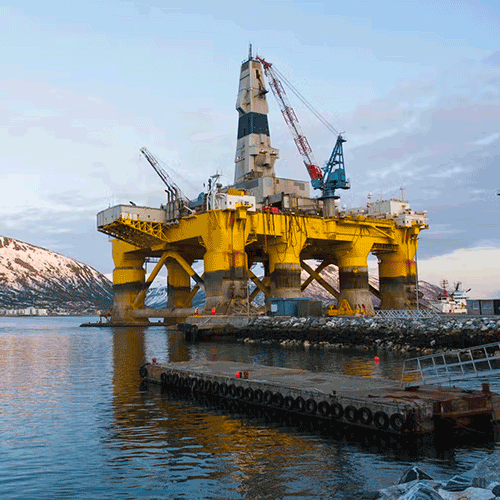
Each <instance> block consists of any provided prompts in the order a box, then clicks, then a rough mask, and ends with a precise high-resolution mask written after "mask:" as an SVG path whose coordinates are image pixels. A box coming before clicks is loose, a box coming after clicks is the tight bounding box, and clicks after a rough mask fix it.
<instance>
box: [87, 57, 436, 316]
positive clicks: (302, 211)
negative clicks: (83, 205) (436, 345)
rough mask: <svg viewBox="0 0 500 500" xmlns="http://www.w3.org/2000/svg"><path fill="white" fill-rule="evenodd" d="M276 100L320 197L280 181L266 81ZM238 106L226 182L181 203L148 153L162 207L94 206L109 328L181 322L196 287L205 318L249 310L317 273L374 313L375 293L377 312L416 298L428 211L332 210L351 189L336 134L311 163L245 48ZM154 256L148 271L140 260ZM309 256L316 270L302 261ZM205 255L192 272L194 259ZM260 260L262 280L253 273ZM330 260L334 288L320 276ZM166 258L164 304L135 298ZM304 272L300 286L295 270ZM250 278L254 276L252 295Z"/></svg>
mask: <svg viewBox="0 0 500 500" xmlns="http://www.w3.org/2000/svg"><path fill="white" fill-rule="evenodd" d="M265 76H267V78H268V81H269V85H270V87H271V89H272V91H273V93H274V95H275V96H276V98H277V100H278V104H279V106H280V109H281V111H282V114H283V116H284V118H285V121H286V122H287V124H288V126H289V127H290V129H291V131H292V134H293V137H294V140H295V143H296V145H297V148H298V150H299V153H300V155H301V156H302V159H303V161H304V164H305V166H306V169H307V171H308V172H309V175H310V177H311V185H312V187H313V188H315V189H318V190H320V191H321V196H320V197H318V198H312V197H311V196H310V191H309V183H308V182H305V181H300V180H295V179H287V178H281V177H277V176H276V174H275V170H274V164H275V161H276V159H277V158H278V156H279V152H278V150H277V149H275V148H273V147H272V146H271V140H270V134H269V124H268V118H267V115H268V105H267V100H266V94H267V92H268V91H267V89H266V86H265V82H264V77H265ZM236 109H237V111H238V115H239V121H238V137H237V145H236V158H235V173H234V184H233V185H232V186H227V187H223V186H222V184H221V183H219V176H217V175H215V176H212V177H211V178H210V179H209V182H208V189H207V192H205V193H201V194H200V196H199V197H198V198H196V199H194V200H188V199H187V198H186V197H185V196H184V195H183V194H182V192H181V191H180V189H179V188H178V187H177V186H176V185H175V183H174V182H173V181H172V180H171V179H170V178H169V177H168V175H167V174H166V173H165V172H164V171H163V170H162V169H161V166H160V165H159V163H158V162H157V160H156V159H155V158H154V156H153V155H152V154H151V153H150V152H149V151H148V150H147V149H146V148H143V149H142V150H141V152H142V153H143V154H144V156H145V157H146V159H147V160H148V161H149V162H150V163H151V165H152V166H153V168H155V170H156V171H157V173H158V174H159V175H160V177H161V178H162V180H163V181H164V182H165V184H166V186H167V189H166V192H167V202H166V203H165V204H164V205H162V206H161V207H160V208H150V207H139V206H135V205H117V206H114V207H111V208H108V209H107V210H104V211H102V212H99V213H98V214H97V228H98V230H99V231H100V232H103V233H105V234H108V235H110V236H112V237H113V239H112V240H111V243H112V255H113V260H114V265H115V268H114V271H113V294H114V300H113V307H112V308H111V309H110V311H108V312H107V313H106V315H107V316H108V317H109V323H110V324H145V323H146V324H147V323H148V322H149V318H165V319H166V320H167V319H169V321H171V322H181V321H184V320H185V319H186V317H188V316H190V315H192V314H193V313H194V309H193V308H192V300H193V298H194V296H195V294H196V293H197V291H198V290H199V289H200V288H201V287H203V288H204V291H205V296H206V301H205V306H204V309H203V311H202V314H210V313H211V314H215V315H227V316H237V315H238V314H243V313H244V314H247V315H248V314H249V312H250V311H251V304H252V302H253V300H254V299H255V297H256V296H257V294H258V293H259V292H263V293H264V294H265V297H266V299H272V298H275V299H276V298H278V299H279V298H281V299H285V300H288V299H296V298H300V297H302V293H303V291H304V290H305V289H306V287H307V286H308V285H309V284H310V283H311V282H312V281H313V280H317V281H318V282H319V283H320V284H321V285H322V286H323V287H324V288H325V289H326V290H327V291H328V292H329V293H331V294H332V296H334V297H335V298H336V299H337V300H338V303H340V302H341V301H342V300H343V299H346V300H347V302H348V303H349V304H350V305H351V307H352V308H356V309H364V310H365V311H367V312H370V311H373V304H372V294H375V295H377V296H378V297H379V298H380V299H381V308H382V309H412V308H414V307H415V301H416V264H415V253H416V249H417V239H418V235H419V233H420V231H421V230H422V229H426V228H427V227H428V226H427V217H426V213H425V212H421V213H415V212H414V211H412V210H411V208H410V205H409V203H408V202H406V201H405V200H404V199H394V198H393V199H390V200H379V201H375V202H370V201H369V202H368V203H367V206H366V207H364V208H361V209H354V210H350V211H345V210H340V209H339V202H338V198H339V196H338V195H337V194H336V190H337V189H348V188H349V183H348V181H347V180H346V178H345V169H344V157H343V150H342V145H343V143H344V142H345V140H344V139H343V137H342V136H341V135H339V136H338V138H337V142H336V144H335V147H334V149H333V152H332V155H331V157H330V160H329V161H328V163H327V164H326V166H325V167H323V168H320V167H318V166H317V164H316V162H315V161H314V159H313V157H312V151H311V148H310V146H309V143H308V142H307V139H306V138H305V136H304V135H303V134H302V132H301V130H300V127H299V123H298V120H297V118H296V115H295V113H294V112H293V109H292V108H291V106H290V105H289V103H288V98H287V96H286V93H285V91H284V87H283V85H282V82H281V80H280V78H279V74H278V73H277V72H276V71H275V70H274V68H273V66H272V65H271V64H269V63H268V62H266V61H265V60H264V59H262V58H259V57H253V56H252V53H251V49H250V52H249V56H248V59H247V60H246V61H245V62H243V64H242V66H241V73H240V84H239V91H238V98H237V102H236ZM370 253H372V254H374V255H376V256H377V257H378V261H379V290H376V289H374V288H372V287H371V286H370V285H369V282H368V267H367V258H368V256H369V254H370ZM152 259H154V260H157V262H156V265H155V267H154V269H153V271H152V272H151V273H150V275H149V276H148V277H146V267H145V263H146V262H147V261H151V260H152ZM308 260H313V261H317V262H318V265H317V267H316V269H313V268H312V267H311V266H310V265H309V264H308V263H307V262H306V261H308ZM197 261H203V269H204V272H203V273H202V274H201V275H200V274H198V273H197V272H196V271H195V270H194V269H193V264H194V263H195V262H197ZM258 263H261V264H262V266H263V268H264V276H263V277H262V278H259V277H257V276H256V275H255V274H254V272H253V271H252V267H253V266H254V265H255V264H258ZM330 264H335V265H337V266H338V267H339V282H340V290H339V291H336V290H335V289H334V288H333V287H332V286H331V285H329V284H328V283H327V282H325V280H323V278H322V277H321V275H320V273H321V271H322V270H323V269H325V268H326V267H327V266H328V265H330ZM163 266H165V267H166V269H167V276H168V278H167V280H168V299H167V303H166V308H165V309H149V308H146V307H145V305H144V300H145V297H146V293H147V290H148V288H149V286H150V285H151V283H152V282H153V280H154V279H155V278H156V276H157V275H158V273H159V272H160V270H161V269H162V268H163ZM302 270H305V271H306V272H307V273H308V274H309V277H308V279H307V280H306V281H304V282H301V271H302ZM249 281H252V282H253V283H254V284H255V289H254V290H253V291H252V292H251V293H250V291H249Z"/></svg>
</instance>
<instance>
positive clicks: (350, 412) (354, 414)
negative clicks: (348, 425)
mask: <svg viewBox="0 0 500 500" xmlns="http://www.w3.org/2000/svg"><path fill="white" fill-rule="evenodd" d="M344 417H345V419H346V420H347V421H348V422H356V420H358V410H357V409H356V408H355V407H354V406H352V405H349V406H346V407H345V410H344Z"/></svg>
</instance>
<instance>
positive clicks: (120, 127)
mask: <svg viewBox="0 0 500 500" xmlns="http://www.w3.org/2000/svg"><path fill="white" fill-rule="evenodd" d="M6 3H8V1H7V2H4V3H3V5H4V6H3V7H0V60H1V64H2V66H1V67H2V76H1V78H0V99H1V101H0V103H1V105H0V113H1V123H2V127H1V129H0V134H1V142H2V143H3V148H2V153H1V155H0V178H1V181H2V183H1V186H2V197H1V201H0V215H1V221H2V222H1V224H0V234H2V235H4V236H10V237H13V238H17V239H20V240H23V241H26V242H29V243H33V244H36V245H40V246H43V247H46V248H49V249H51V250H54V251H57V252H60V253H62V254H65V255H68V256H70V257H74V258H76V259H78V260H80V261H82V262H85V263H87V264H90V265H92V266H93V267H95V268H96V269H97V270H99V271H101V272H104V273H110V272H111V270H112V267H113V264H112V260H111V252H110V244H109V242H108V239H107V237H106V236H105V235H102V234H100V233H98V232H97V231H96V229H95V215H96V213H97V212H98V211H100V210H102V209H105V208H107V207H108V206H110V205H114V204H118V203H128V202H129V201H130V200H131V201H134V202H135V203H136V204H144V205H150V206H159V204H160V203H161V202H163V201H164V192H163V187H162V184H161V181H160V179H159V178H158V177H157V176H156V174H155V173H154V171H153V170H152V169H151V167H150V166H149V165H148V164H147V163H146V160H145V159H144V158H142V157H141V155H140V153H139V149H140V148H141V147H142V146H146V147H148V148H149V149H150V150H151V151H152V152H153V153H154V154H155V155H156V156H158V157H159V158H161V159H162V160H164V161H165V162H166V165H167V167H168V169H169V173H170V174H171V175H172V177H175V179H176V181H177V183H178V184H179V185H180V186H181V188H182V189H183V190H184V191H185V193H186V194H187V195H189V196H190V197H195V196H196V195H197V194H198V192H199V191H201V190H202V183H203V182H204V180H205V179H207V178H208V177H209V176H210V175H211V174H213V173H214V172H215V171H219V172H222V173H223V176H224V177H223V179H224V181H225V182H227V183H229V182H231V181H232V176H233V165H234V163H233V162H234V155H235V146H236V128H237V113H236V111H235V109H234V105H235V101H236V94H237V88H238V78H239V70H240V64H241V62H242V60H244V59H245V58H246V56H247V53H248V44H249V42H251V43H252V44H253V46H254V50H256V51H257V52H258V53H259V55H262V56H263V57H265V58H266V59H267V60H269V61H270V62H273V63H274V64H275V66H276V67H277V68H278V69H279V70H280V71H281V72H282V73H283V74H285V75H286V76H287V78H288V79H289V80H290V81H292V82H293V83H294V85H295V87H297V88H298V89H299V90H300V91H301V93H302V94H303V95H305V96H306V97H307V99H308V100H309V101H311V102H312V103H313V105H314V106H315V107H316V108H317V109H318V110H320V111H321V113H322V114H323V115H324V116H325V117H327V118H328V120H329V121H330V122H331V123H332V124H333V126H334V127H335V128H336V129H338V130H340V131H345V137H346V138H347V140H348V142H347V143H346V144H345V145H344V148H345V149H344V152H345V158H346V171H347V174H348V177H349V178H350V180H351V184H352V188H351V190H350V191H347V192H342V194H343V198H342V203H345V204H346V205H347V206H351V207H352V206H360V205H364V204H365V203H366V196H367V194H368V193H369V192H370V193H372V195H373V196H374V197H375V198H379V197H393V196H399V195H400V187H404V189H405V195H406V198H407V199H408V200H409V201H410V202H411V204H412V207H413V208H414V209H416V210H427V212H428V216H429V224H430V229H429V230H428V231H425V232H424V233H423V234H422V237H421V240H420V246H419V253H418V255H419V274H420V277H421V278H422V279H428V280H429V281H431V282H433V283H435V284H437V283H438V282H439V281H440V280H441V279H443V278H446V279H448V281H450V282H453V281H457V280H462V281H464V284H465V285H466V286H467V288H469V287H472V289H473V291H472V292H471V294H472V295H474V296H478V297H479V296H480V297H484V296H499V297H500V294H499V290H500V232H499V203H500V196H497V192H499V191H500V174H499V172H498V168H499V165H498V163H499V162H498V159H499V158H500V156H499V145H500V51H499V49H500V46H499V35H498V33H499V26H500V7H499V4H498V2H497V1H493V0H491V1H490V0H487V1H482V2H481V1H475V0H462V1H460V2H456V1H443V0H433V1H432V2H431V1H428V0H427V1H418V0H416V1H408V2H402V1H400V0H399V1H388V0H387V1H384V0H381V1H379V2H371V1H352V2H324V4H322V3H320V2H308V1H302V2H293V3H292V2H265V1H253V2H250V3H244V2H234V4H233V5H229V3H227V2H225V1H224V2H221V1H217V0H214V1H211V2H201V1H189V0H188V1H184V2H179V3H177V2H166V1H160V0H142V1H141V2H139V1H136V2H134V1H115V0H91V1H79V0H76V1H75V2H67V1H64V2H63V1H52V2H48V3H47V2H27V1H22V0H21V1H17V2H11V5H10V6H6V5H5V4H6ZM290 97H291V100H293V99H292V96H290ZM271 99H272V98H271V97H270V98H269V104H270V117H269V120H270V127H271V139H272V144H273V146H274V147H276V148H279V149H280V156H281V159H280V160H279V161H278V163H277V164H276V172H277V175H279V176H283V177H297V178H300V179H307V174H306V172H305V169H304V167H303V165H302V163H301V161H300V158H299V157H298V155H297V153H296V151H295V149H294V145H293V142H292V139H291V136H290V134H289V132H288V130H287V128H286V126H285V125H284V123H283V122H282V118H281V114H280V113H279V111H278V108H277V106H276V103H275V102H274V101H272V100H271ZM292 104H293V106H294V108H295V110H296V112H297V114H298V115H299V117H300V120H301V124H302V128H303V130H304V132H305V133H306V135H307V136H308V138H309V142H310V143H311V145H312V147H313V149H314V152H315V157H316V159H317V160H318V161H319V162H320V163H323V162H324V161H326V160H327V159H328V157H329V155H330V153H331V150H332V148H333V145H334V142H335V137H334V136H333V135H332V134H331V133H330V132H328V131H327V130H326V129H325V128H324V127H323V126H322V125H321V124H319V123H318V122H317V121H316V119H315V118H314V117H313V116H310V115H309V114H308V113H307V111H306V110H305V109H303V108H302V107H301V106H300V105H299V103H295V102H293V103H292Z"/></svg>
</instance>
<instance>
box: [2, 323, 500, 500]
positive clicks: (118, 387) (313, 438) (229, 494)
mask: <svg viewBox="0 0 500 500" xmlns="http://www.w3.org/2000/svg"><path fill="white" fill-rule="evenodd" d="M83 321H85V319H83V318H26V319H25V318H22V319H21V318H19V319H10V318H9V319H7V318H0V363H1V364H2V372H1V380H2V391H0V412H1V416H2V417H1V419H0V435H1V436H2V448H1V450H0V457H1V460H0V477H1V478H2V479H1V480H0V496H1V497H3V498H12V499H16V498H72V499H73V498H106V497H107V498H117V499H119V498H151V499H153V498H189V499H196V498H255V499H263V498H280V497H291V496H299V497H302V498H318V497H319V498H321V497H324V498H329V497H331V498H339V499H342V498H349V497H354V496H359V494H360V493H361V492H362V491H365V490H375V489H378V488H382V487H384V486H388V485H390V484H392V483H393V482H394V481H395V480H397V478H398V477H399V476H400V475H401V474H402V472H404V470H405V469H406V468H407V467H409V466H411V465H418V466H420V467H421V468H423V469H424V470H426V471H427V472H428V473H429V474H431V475H432V476H434V477H436V478H440V477H443V476H450V475H453V474H454V473H461V472H463V471H465V470H467V469H468V468H470V467H471V466H472V465H473V464H474V462H475V461H476V460H478V459H480V458H483V457H484V456H485V455H486V454H488V453H489V452H490V449H489V448H487V447H486V446H484V445H478V443H473V444H472V445H471V446H470V447H460V448H452V447H451V446H450V447H448V448H444V449H443V450H440V449H439V448H436V447H433V446H429V447H428V448H427V449H425V448H424V449H423V448H422V447H419V446H417V445H416V444H415V443H413V444H412V445H410V446H406V447H405V446H402V445H400V443H397V442H396V443H395V442H391V441H388V440H382V439H380V438H377V437H375V436H373V435H366V436H359V434H357V435H354V434H353V435H350V434H349V432H345V431H343V430H341V429H336V430H334V431H333V435H331V436H329V435H324V434H321V433H320V432H319V430H318V429H317V428H314V427H308V425H306V423H305V422H304V423H303V425H302V426H301V425H299V426H296V427H294V426H292V425H291V423H288V422H283V421H273V420H272V419H269V418H268V417H266V416H265V415H246V414H243V413H241V412H239V411H237V408H236V409H235V408H233V409H232V410H231V409H228V408H220V407H218V406H215V405H212V404H211V405H206V404H205V402H204V401H194V400H188V399H185V398H184V399H183V398H181V397H174V396H172V395H170V394H162V393H161V390H160V388H159V387H157V386H154V387H150V388H148V389H147V390H143V389H142V388H141V380H140V377H139V372H138V369H139V367H140V365H141V364H142V363H143V362H144V361H146V360H151V358H152V357H157V358H158V360H159V361H160V362H166V361H185V360H191V359H196V360H200V361H203V360H215V359H226V360H230V361H238V360H241V361H242V362H249V363H262V364H267V365H275V366H284V367H292V368H305V369H310V370H317V371H330V372H338V373H348V374H352V373H354V374H356V375H358V374H365V375H369V376H395V377H397V376H399V373H400V366H401V360H400V359H398V358H397V357H396V356H391V355H389V354H387V355H384V354H380V353H379V356H380V358H381V359H380V363H379V364H378V365H377V364H376V363H374V360H373V355H374V353H371V352H357V351H326V352H323V351H313V350H309V351H306V350H304V349H288V348H287V349H284V348H281V347H276V346H275V347H273V346H268V345H262V344H241V343H235V342H225V341H222V342H205V343H201V344H194V345H191V344H189V345H186V344H185V343H184V341H183V339H182V336H181V335H180V334H178V333H176V332H167V331H166V330H165V328H164V327H160V326H151V327H149V328H146V329H126V328H125V329H123V328H119V329H118V328H117V329H87V328H79V324H80V323H81V322H83ZM491 385H492V390H496V391H499V390H500V380H497V381H496V382H492V383H491ZM292 423H294V422H292Z"/></svg>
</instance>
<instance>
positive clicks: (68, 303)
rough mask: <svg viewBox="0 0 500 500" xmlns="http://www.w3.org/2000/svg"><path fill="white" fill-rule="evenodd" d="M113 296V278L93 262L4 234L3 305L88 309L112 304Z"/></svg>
mask: <svg viewBox="0 0 500 500" xmlns="http://www.w3.org/2000/svg"><path fill="white" fill-rule="evenodd" d="M112 296H113V291H112V284H111V282H110V281H109V280H108V279H107V278H106V277H105V276H104V275H103V274H101V273H99V272H98V271H96V270H95V269H93V268H91V267H90V266H87V265H85V264H82V263H81V262H78V261H76V260H74V259H71V258H69V257H65V256H64V255H60V254H58V253H55V252H52V251H51V250H47V249H45V248H41V247H38V246H35V245H31V244H29V243H24V242H22V241H19V240H15V239H13V238H7V237H5V236H0V308H2V309H22V308H29V307H35V308H41V309H48V310H49V311H55V310H62V311H67V312H72V313H84V312H87V311H95V310H96V309H107V308H109V307H110V306H111V304H112Z"/></svg>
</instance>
